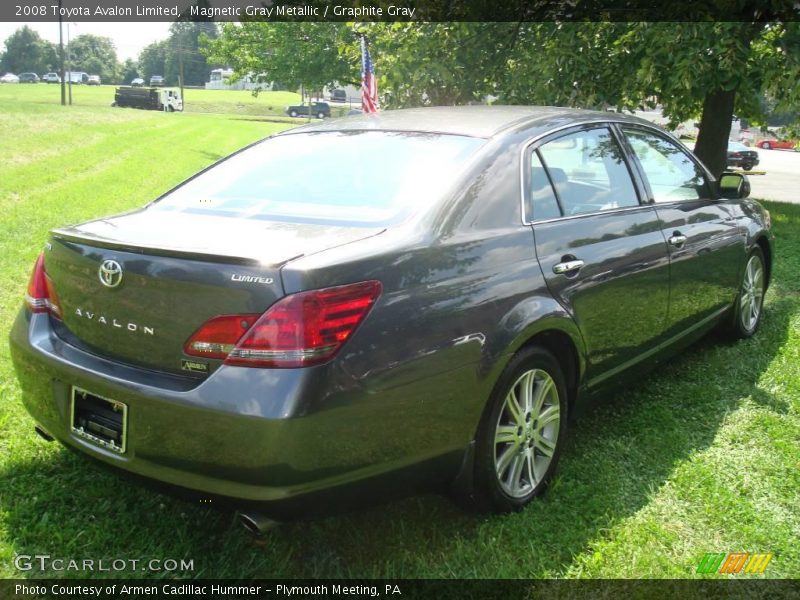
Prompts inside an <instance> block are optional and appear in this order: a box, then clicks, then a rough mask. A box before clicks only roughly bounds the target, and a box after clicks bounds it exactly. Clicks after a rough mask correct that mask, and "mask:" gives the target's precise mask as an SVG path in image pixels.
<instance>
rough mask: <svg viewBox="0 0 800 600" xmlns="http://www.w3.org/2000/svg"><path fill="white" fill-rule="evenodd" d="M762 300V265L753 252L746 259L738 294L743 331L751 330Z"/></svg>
mask: <svg viewBox="0 0 800 600" xmlns="http://www.w3.org/2000/svg"><path fill="white" fill-rule="evenodd" d="M763 300H764V265H763V263H762V262H761V257H760V256H758V255H757V254H754V255H753V256H751V257H750V260H748V261H747V266H746V267H745V270H744V279H743V281H742V292H741V294H740V295H739V315H740V318H741V320H742V327H743V328H744V330H745V331H752V330H753V329H755V327H756V325H757V324H758V319H759V317H760V316H761V306H762V303H763Z"/></svg>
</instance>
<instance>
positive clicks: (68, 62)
mask: <svg viewBox="0 0 800 600" xmlns="http://www.w3.org/2000/svg"><path fill="white" fill-rule="evenodd" d="M67 72H68V73H69V84H68V87H69V105H70V106H72V61H71V60H70V55H69V21H67Z"/></svg>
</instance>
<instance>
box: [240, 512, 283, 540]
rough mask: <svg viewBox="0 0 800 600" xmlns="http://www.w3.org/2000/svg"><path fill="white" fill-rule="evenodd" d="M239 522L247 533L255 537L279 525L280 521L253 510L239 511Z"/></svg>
mask: <svg viewBox="0 0 800 600" xmlns="http://www.w3.org/2000/svg"><path fill="white" fill-rule="evenodd" d="M239 522H240V523H241V524H242V527H244V528H245V529H246V530H247V531H248V533H250V534H251V535H254V536H256V537H261V536H262V535H264V534H265V533H267V532H268V531H270V530H271V529H275V528H276V527H277V526H278V525H280V522H278V521H275V520H274V519H270V518H269V517H266V516H264V515H262V514H261V513H258V512H254V511H247V512H240V513H239Z"/></svg>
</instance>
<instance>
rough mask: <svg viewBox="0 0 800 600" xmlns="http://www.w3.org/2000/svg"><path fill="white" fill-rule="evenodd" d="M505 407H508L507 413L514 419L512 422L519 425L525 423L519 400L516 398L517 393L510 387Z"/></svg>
mask: <svg viewBox="0 0 800 600" xmlns="http://www.w3.org/2000/svg"><path fill="white" fill-rule="evenodd" d="M506 408H508V412H509V414H511V418H512V419H514V422H515V423H516V424H517V425H519V426H520V427H521V426H523V425H524V424H525V417H524V416H523V415H522V409H521V408H520V406H519V401H518V400H517V394H516V392H515V391H514V389H513V388H512V389H511V391H510V392H509V393H508V396H506Z"/></svg>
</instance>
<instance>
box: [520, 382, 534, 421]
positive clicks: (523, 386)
mask: <svg viewBox="0 0 800 600" xmlns="http://www.w3.org/2000/svg"><path fill="white" fill-rule="evenodd" d="M535 374H536V372H535V371H528V372H527V373H525V375H524V376H523V377H522V379H521V380H520V382H519V387H520V391H521V392H522V404H521V405H520V408H522V412H523V417H522V422H523V423H524V422H525V417H524V414H525V413H528V412H530V410H531V406H532V404H533V386H534V384H535V380H536V377H535Z"/></svg>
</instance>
